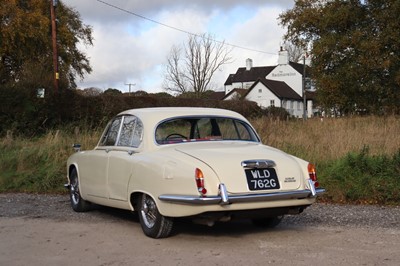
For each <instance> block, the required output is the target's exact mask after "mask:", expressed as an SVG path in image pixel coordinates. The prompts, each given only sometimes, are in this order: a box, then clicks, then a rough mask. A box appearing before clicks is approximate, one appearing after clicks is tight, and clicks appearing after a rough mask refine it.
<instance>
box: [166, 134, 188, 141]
mask: <svg viewBox="0 0 400 266" xmlns="http://www.w3.org/2000/svg"><path fill="white" fill-rule="evenodd" d="M165 139H166V140H169V139H187V137H185V136H184V135H182V134H179V133H172V134H169V135H168V136H166V137H165Z"/></svg>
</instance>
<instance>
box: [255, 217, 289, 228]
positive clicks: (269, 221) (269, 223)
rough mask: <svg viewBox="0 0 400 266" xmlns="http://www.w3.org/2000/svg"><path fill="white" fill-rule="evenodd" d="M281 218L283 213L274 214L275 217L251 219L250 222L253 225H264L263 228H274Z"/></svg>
mask: <svg viewBox="0 0 400 266" xmlns="http://www.w3.org/2000/svg"><path fill="white" fill-rule="evenodd" d="M282 219H283V215H281V216H275V217H268V218H260V219H253V220H252V222H253V224H254V225H255V226H258V227H264V228H274V227H275V226H277V225H278V224H280V222H281V221H282Z"/></svg>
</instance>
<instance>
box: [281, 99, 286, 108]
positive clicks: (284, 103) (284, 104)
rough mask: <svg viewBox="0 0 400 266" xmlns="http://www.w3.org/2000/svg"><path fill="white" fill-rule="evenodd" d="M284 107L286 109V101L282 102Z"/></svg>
mask: <svg viewBox="0 0 400 266" xmlns="http://www.w3.org/2000/svg"><path fill="white" fill-rule="evenodd" d="M282 107H283V108H286V100H282Z"/></svg>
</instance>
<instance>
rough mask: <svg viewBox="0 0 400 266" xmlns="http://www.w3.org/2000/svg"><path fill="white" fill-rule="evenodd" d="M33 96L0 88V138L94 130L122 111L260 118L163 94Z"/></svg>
mask: <svg viewBox="0 0 400 266" xmlns="http://www.w3.org/2000/svg"><path fill="white" fill-rule="evenodd" d="M36 93H37V91H36V90H35V89H20V90H14V89H13V88H10V87H4V86H0V100H1V102H2V104H1V105H0V125H1V127H0V136H4V135H5V134H6V133H7V131H11V132H13V133H14V134H15V135H22V136H36V135H41V134H45V133H46V132H47V131H49V130H53V129H58V128H60V127H63V126H66V125H69V126H71V127H74V126H79V127H81V128H97V127H102V126H104V124H105V123H106V122H107V121H108V120H109V119H111V118H112V117H113V116H115V115H117V114H118V113H120V112H122V111H125V110H127V109H133V108H145V107H163V106H164V107H168V106H171V107H172V106H183V107H212V108H223V109H230V110H233V111H237V112H239V113H241V114H243V115H244V116H246V117H249V118H250V117H258V116H261V115H263V114H264V111H263V110H262V109H261V108H260V107H258V105H257V104H256V103H254V102H248V101H219V100H210V99H194V98H177V97H172V96H167V95H166V94H165V93H159V94H155V95H150V94H149V95H147V94H145V93H135V94H132V95H128V94H121V93H116V92H115V91H113V90H109V91H108V93H101V92H99V91H98V90H96V89H95V88H91V89H87V90H84V91H81V90H63V91H61V92H60V93H59V94H54V93H52V92H51V91H48V90H47V91H46V94H45V98H37V96H36ZM138 95H140V96H138Z"/></svg>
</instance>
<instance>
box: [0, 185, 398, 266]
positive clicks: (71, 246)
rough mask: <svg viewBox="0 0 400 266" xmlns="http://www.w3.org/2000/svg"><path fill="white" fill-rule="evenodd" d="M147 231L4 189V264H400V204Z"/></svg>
mask: <svg viewBox="0 0 400 266" xmlns="http://www.w3.org/2000/svg"><path fill="white" fill-rule="evenodd" d="M177 227H178V229H177V231H176V234H175V235H174V236H172V237H170V238H167V239H161V240H155V239H150V238H147V237H145V236H144V235H143V233H142V231H141V228H140V224H139V222H138V220H137V218H136V217H135V216H134V215H133V214H132V213H131V212H127V211H122V210H115V209H109V208H98V209H97V210H94V211H91V212H87V213H75V212H73V211H72V210H71V208H70V206H69V198H68V195H38V194H14V193H12V194H8V193H7V194H0V240H1V241H0V265H27V264H29V265H56V264H57V265H71V264H79V265H193V264H195V263H196V264H198V263H202V264H207V265H266V264H271V265H276V264H279V265H400V207H399V206H395V207H382V206H368V205H334V204H322V203H317V204H314V205H313V206H312V207H310V208H308V209H306V210H305V211H304V213H302V214H300V215H295V216H286V217H285V219H284V221H283V222H282V223H281V224H280V225H279V226H278V227H277V228H274V229H269V230H265V229H260V228H257V227H254V226H253V225H252V224H251V223H249V222H248V221H234V222H230V223H221V224H217V225H216V226H214V227H207V226H201V225H194V224H191V223H190V222H188V221H184V220H183V221H178V223H177Z"/></svg>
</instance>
